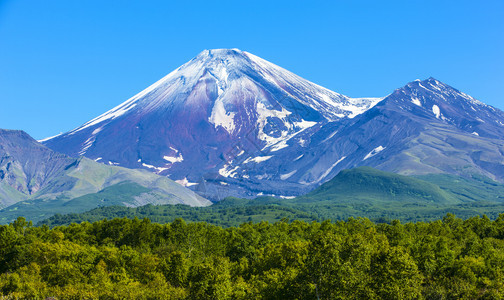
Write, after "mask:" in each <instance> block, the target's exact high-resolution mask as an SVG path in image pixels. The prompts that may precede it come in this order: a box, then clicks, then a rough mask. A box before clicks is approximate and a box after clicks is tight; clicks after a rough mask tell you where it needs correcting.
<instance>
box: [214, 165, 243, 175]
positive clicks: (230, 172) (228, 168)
mask: <svg viewBox="0 0 504 300" xmlns="http://www.w3.org/2000/svg"><path fill="white" fill-rule="evenodd" d="M238 168H239V166H236V167H234V168H233V169H231V166H230V165H224V167H222V168H220V169H219V174H220V175H221V176H223V177H231V178H234V177H235V176H236V170H238Z"/></svg>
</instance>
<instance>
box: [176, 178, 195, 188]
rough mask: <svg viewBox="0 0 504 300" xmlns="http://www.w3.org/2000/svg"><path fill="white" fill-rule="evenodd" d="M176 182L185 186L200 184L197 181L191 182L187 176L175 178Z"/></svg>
mask: <svg viewBox="0 0 504 300" xmlns="http://www.w3.org/2000/svg"><path fill="white" fill-rule="evenodd" d="M175 182H176V183H178V184H180V185H181V186H185V187H188V186H193V185H198V184H199V183H197V182H189V180H187V177H184V179H179V180H175Z"/></svg>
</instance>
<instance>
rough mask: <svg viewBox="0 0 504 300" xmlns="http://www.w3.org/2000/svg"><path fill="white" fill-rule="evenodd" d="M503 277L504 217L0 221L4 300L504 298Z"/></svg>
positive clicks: (0, 274) (0, 283) (0, 279)
mask: <svg viewBox="0 0 504 300" xmlns="http://www.w3.org/2000/svg"><path fill="white" fill-rule="evenodd" d="M232 201H234V200H232ZM503 278H504V214H501V215H500V216H499V217H498V218H497V219H495V220H494V221H492V220H491V219H490V218H488V217H486V216H483V217H473V218H469V219H467V220H462V219H459V218H456V217H455V216H454V215H451V214H448V215H446V216H445V217H444V218H443V219H442V220H437V221H433V222H427V223H426V222H418V223H404V224H403V223H401V222H399V221H392V222H390V223H379V224H376V223H373V222H371V221H370V220H369V219H363V218H359V219H354V218H350V219H348V220H347V221H339V222H336V223H332V222H330V221H324V222H322V223H319V222H310V223H307V222H303V221H294V222H291V223H288V222H286V220H284V221H279V222H276V223H268V222H260V223H255V224H254V223H252V222H248V223H242V224H241V225H240V226H238V227H229V228H222V227H219V226H215V225H210V224H208V223H204V222H192V223H187V222H185V221H184V220H182V219H176V220H174V221H173V222H171V223H167V224H163V225H161V224H157V223H152V222H151V221H150V220H149V219H147V218H145V219H142V220H140V219H138V218H133V219H128V218H122V219H112V220H101V221H97V222H93V223H89V222H83V223H81V224H71V225H69V226H59V227H55V228H53V229H50V228H49V227H48V226H45V225H44V226H40V227H34V226H32V225H31V224H30V223H29V222H26V220H24V219H22V218H19V219H18V220H16V222H14V223H11V224H9V225H2V226H0V296H4V297H5V298H6V299H44V298H48V297H54V298H55V299H500V298H503V297H504V281H503V280H502V279H503Z"/></svg>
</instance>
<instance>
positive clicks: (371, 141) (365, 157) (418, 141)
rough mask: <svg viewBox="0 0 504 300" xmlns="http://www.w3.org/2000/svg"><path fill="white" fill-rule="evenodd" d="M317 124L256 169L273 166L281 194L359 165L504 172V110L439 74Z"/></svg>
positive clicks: (407, 171)
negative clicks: (351, 114)
mask: <svg viewBox="0 0 504 300" xmlns="http://www.w3.org/2000/svg"><path fill="white" fill-rule="evenodd" d="M313 129H314V128H312V130H308V131H306V132H304V133H303V134H301V135H298V136H297V137H296V138H295V139H292V140H290V141H288V143H287V145H286V147H285V148H284V149H281V150H279V151H276V152H273V153H274V155H272V154H271V153H272V152H270V154H267V155H270V156H271V158H270V159H268V163H267V164H263V165H261V167H260V168H254V169H252V171H250V170H248V173H249V174H251V175H250V176H251V177H254V176H255V177H257V176H261V174H271V175H269V177H267V178H268V182H269V185H270V186H271V191H272V193H274V194H277V195H278V194H280V195H290V194H289V191H290V190H293V189H292V188H291V187H292V186H295V185H296V184H298V186H300V187H301V188H298V189H297V190H296V191H297V192H298V193H300V192H308V191H309V190H311V189H313V188H314V187H316V186H318V185H320V184H322V183H323V182H325V181H327V180H329V179H330V178H332V177H334V176H335V175H336V174H338V173H339V172H340V171H341V170H342V169H348V168H354V167H358V166H372V167H374V168H377V169H380V170H385V171H391V172H394V173H399V174H403V175H422V174H432V173H444V174H454V175H461V176H466V177H471V176H472V175H473V174H480V175H483V176H486V177H489V178H492V179H493V180H496V181H500V182H502V181H503V180H504V156H503V153H504V140H503V139H502V137H503V136H504V113H503V112H502V111H500V110H498V109H495V108H493V107H491V106H487V105H485V104H483V103H481V102H479V101H477V100H475V99H473V98H471V97H470V96H467V95H466V94H464V93H461V92H459V91H458V90H456V89H454V88H452V87H450V86H448V85H446V84H444V83H441V82H439V81H437V80H436V79H433V78H430V79H427V80H424V81H415V82H412V83H409V84H408V85H406V86H405V87H403V88H400V89H397V90H396V91H394V92H393V93H392V94H391V95H389V96H387V97H386V98H385V99H384V100H383V101H381V102H380V103H378V104H377V105H376V106H374V107H372V108H371V109H369V110H368V111H366V112H364V113H363V114H361V115H359V116H356V117H355V118H353V119H343V120H340V121H338V122H330V123H327V124H324V125H322V126H321V127H320V128H318V129H316V130H313ZM301 141H303V142H302V143H301ZM282 182H283V184H282ZM282 187H287V188H286V189H283V188H282Z"/></svg>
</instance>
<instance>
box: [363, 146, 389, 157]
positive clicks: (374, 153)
mask: <svg viewBox="0 0 504 300" xmlns="http://www.w3.org/2000/svg"><path fill="white" fill-rule="evenodd" d="M385 148H386V147H382V146H378V147H376V148H374V149H373V150H372V151H371V152H369V153H368V154H367V155H366V156H365V157H364V159H363V161H364V160H366V159H368V158H370V157H373V156H375V155H376V154H378V153H380V152H382V151H383V150H384V149H385Z"/></svg>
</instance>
